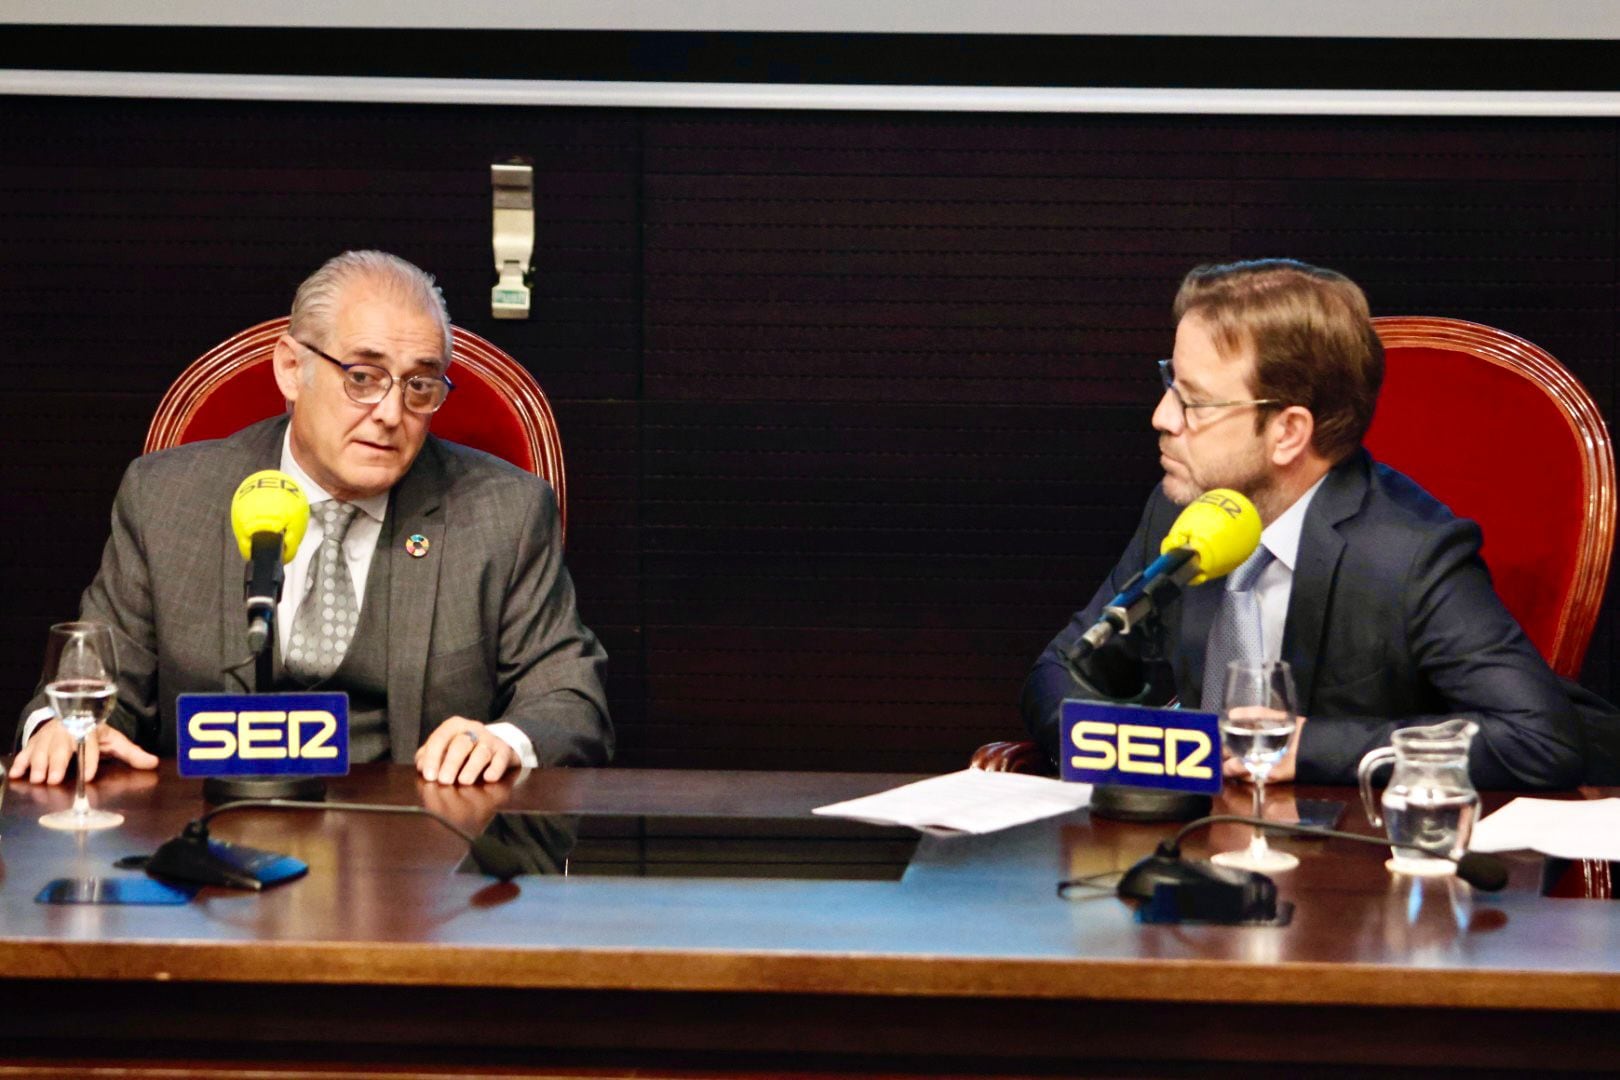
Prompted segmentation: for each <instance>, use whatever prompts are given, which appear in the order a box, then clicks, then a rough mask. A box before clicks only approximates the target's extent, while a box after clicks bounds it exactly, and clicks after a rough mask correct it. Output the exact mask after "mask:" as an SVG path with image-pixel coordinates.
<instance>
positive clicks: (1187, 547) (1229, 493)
mask: <svg viewBox="0 0 1620 1080" xmlns="http://www.w3.org/2000/svg"><path fill="white" fill-rule="evenodd" d="M1259 546H1260V514H1259V511H1257V510H1255V508H1254V504H1253V503H1251V502H1250V501H1249V500H1248V499H1247V498H1245V497H1244V496H1243V495H1242V494H1241V493H1239V492H1236V491H1233V490H1231V489H1230V488H1215V489H1214V490H1211V491H1206V492H1205V493H1204V494H1202V495H1200V496H1199V497H1198V498H1196V499H1194V500H1193V501H1192V502H1191V503H1190V504H1188V506H1187V508H1186V509H1185V510H1183V511H1182V512H1181V514H1180V516H1178V517H1177V518H1176V520H1175V524H1173V525H1171V526H1170V531H1169V532H1168V533H1166V534H1165V537H1164V542H1163V543H1162V544H1161V545H1160V546H1159V552H1160V554H1159V557H1158V558H1157V559H1154V560H1153V561H1152V562H1151V563H1149V564H1148V565H1147V567H1146V568H1145V569H1144V570H1143V571H1142V572H1141V573H1140V574H1137V575H1136V576H1135V577H1133V578H1131V580H1130V581H1128V582H1126V583H1125V587H1124V588H1123V589H1121V590H1120V591H1119V593H1118V594H1117V595H1116V596H1115V597H1114V598H1113V599H1112V600H1110V601H1109V602H1108V603H1107V604H1106V605H1105V606H1104V607H1103V611H1102V617H1101V618H1099V619H1098V620H1097V621H1096V623H1094V624H1093V625H1092V627H1091V629H1089V630H1087V631H1086V632H1085V633H1084V634H1082V635H1081V637H1080V640H1079V641H1077V642H1076V643H1075V647H1074V659H1075V660H1081V659H1084V658H1085V657H1087V656H1089V655H1090V654H1091V653H1092V652H1094V651H1095V650H1097V649H1099V648H1101V647H1102V646H1103V645H1105V644H1107V642H1108V641H1109V640H1110V639H1111V638H1113V637H1114V636H1115V635H1116V634H1128V633H1130V632H1131V629H1132V628H1133V627H1135V626H1136V624H1137V623H1138V622H1140V621H1141V620H1142V619H1143V617H1144V616H1146V615H1147V614H1149V613H1150V612H1152V611H1155V610H1157V609H1158V608H1159V607H1160V606H1161V605H1163V604H1164V603H1166V602H1168V601H1169V600H1170V599H1171V598H1172V597H1174V596H1176V595H1177V594H1178V593H1179V592H1180V591H1181V588H1182V586H1184V585H1202V584H1203V583H1204V582H1206V581H1211V580H1213V579H1215V578H1218V577H1223V576H1225V575H1226V574H1229V573H1231V572H1232V571H1233V570H1235V569H1237V568H1238V567H1239V566H1241V565H1242V564H1243V560H1245V559H1247V558H1248V557H1249V556H1250V555H1252V554H1254V549H1255V548H1257V547H1259Z"/></svg>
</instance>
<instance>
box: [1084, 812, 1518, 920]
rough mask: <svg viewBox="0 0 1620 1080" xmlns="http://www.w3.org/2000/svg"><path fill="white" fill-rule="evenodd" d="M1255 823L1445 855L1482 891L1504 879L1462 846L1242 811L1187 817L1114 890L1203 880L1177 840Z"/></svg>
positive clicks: (1141, 890)
mask: <svg viewBox="0 0 1620 1080" xmlns="http://www.w3.org/2000/svg"><path fill="white" fill-rule="evenodd" d="M1226 824H1233V825H1255V826H1259V827H1260V828H1263V829H1265V830H1266V831H1267V832H1277V833H1284V834H1288V835H1294V836H1310V837H1315V838H1317V839H1323V840H1354V841H1356V842H1357V843H1360V844H1373V845H1375V846H1377V847H1384V848H1388V847H1398V848H1402V849H1405V850H1410V851H1417V852H1421V853H1423V854H1424V855H1427V856H1429V857H1430V858H1433V859H1444V860H1446V861H1447V862H1452V863H1456V864H1457V876H1458V877H1460V878H1462V880H1464V881H1466V882H1468V884H1470V885H1472V886H1474V887H1475V888H1476V889H1480V890H1482V891H1484V892H1497V891H1499V890H1500V889H1501V888H1502V887H1503V886H1505V885H1506V884H1507V881H1508V869H1507V864H1506V863H1505V862H1503V861H1502V860H1501V859H1499V858H1497V857H1496V856H1495V855H1489V854H1485V853H1483V852H1478V851H1465V852H1463V853H1462V854H1461V855H1453V854H1452V853H1451V852H1449V851H1446V850H1444V849H1443V848H1432V847H1425V846H1423V845H1420V844H1393V843H1391V842H1390V841H1389V840H1388V839H1387V838H1385V837H1379V836H1363V835H1362V834H1361V833H1352V832H1340V831H1339V830H1338V829H1319V828H1315V827H1313V826H1309V825H1289V824H1285V823H1283V822H1280V821H1265V820H1262V819H1260V818H1253V817H1245V816H1243V815H1241V814H1214V815H1211V816H1209V817H1202V818H1199V819H1198V820H1197V821H1189V822H1188V823H1187V824H1185V825H1183V826H1182V827H1181V829H1180V830H1179V831H1178V832H1177V833H1176V835H1175V836H1173V837H1171V838H1170V839H1169V840H1165V841H1162V842H1161V843H1160V844H1159V846H1158V847H1157V848H1156V849H1154V852H1153V854H1152V855H1149V856H1148V857H1147V858H1145V859H1143V860H1141V861H1140V862H1138V863H1137V864H1136V865H1135V866H1132V867H1131V868H1130V869H1129V870H1127V871H1125V876H1124V877H1122V878H1120V880H1119V885H1118V886H1117V887H1116V888H1115V892H1116V893H1117V894H1118V895H1119V896H1121V897H1122V898H1124V899H1127V900H1152V899H1153V892H1154V890H1155V889H1156V888H1157V887H1158V886H1160V885H1168V886H1171V887H1174V888H1181V887H1183V886H1186V885H1189V884H1193V883H1198V884H1204V883H1206V882H1207V880H1208V878H1209V874H1208V873H1206V870H1205V867H1204V864H1201V863H1194V862H1188V861H1186V860H1183V859H1182V857H1181V841H1182V840H1183V839H1185V838H1186V837H1187V835H1188V834H1190V833H1193V832H1196V831H1198V830H1199V829H1203V828H1207V827H1209V826H1211V825H1226Z"/></svg>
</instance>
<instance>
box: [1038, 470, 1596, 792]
mask: <svg viewBox="0 0 1620 1080" xmlns="http://www.w3.org/2000/svg"><path fill="white" fill-rule="evenodd" d="M1180 511H1181V508H1180V507H1178V506H1175V505H1173V504H1172V503H1171V502H1170V500H1169V499H1167V498H1165V496H1164V493H1163V492H1162V490H1158V489H1156V490H1155V491H1154V493H1153V495H1152V497H1151V498H1150V499H1149V500H1148V504H1147V508H1146V509H1145V510H1144V511H1143V514H1142V522H1141V524H1140V526H1138V528H1137V531H1136V535H1135V536H1134V537H1133V538H1132V540H1131V542H1130V544H1129V545H1127V547H1126V549H1125V554H1124V555H1123V556H1122V557H1121V559H1120V561H1119V564H1118V565H1117V566H1115V568H1114V570H1113V573H1111V574H1110V575H1109V578H1108V580H1107V581H1105V582H1103V584H1102V587H1101V588H1100V589H1098V590H1097V594H1096V596H1094V597H1092V600H1091V603H1090V604H1088V605H1087V606H1086V607H1085V608H1084V609H1083V610H1081V611H1079V612H1077V613H1076V614H1075V617H1074V619H1073V620H1072V621H1071V622H1070V623H1069V625H1068V626H1067V627H1065V628H1064V630H1063V631H1062V633H1060V634H1058V636H1057V637H1056V638H1055V639H1054V640H1053V641H1052V643H1051V644H1050V645H1048V646H1047V647H1046V650H1045V652H1043V653H1042V654H1041V657H1040V659H1039V660H1037V661H1036V663H1035V667H1034V670H1032V671H1031V672H1030V674H1029V678H1028V679H1027V680H1026V681H1025V683H1024V698H1023V711H1024V720H1025V723H1026V724H1027V725H1028V726H1029V729H1030V732H1031V733H1032V734H1033V735H1034V736H1035V737H1036V739H1037V740H1038V741H1040V742H1041V744H1042V745H1043V746H1044V747H1045V748H1046V750H1047V752H1048V753H1049V754H1055V753H1056V749H1057V736H1058V730H1057V727H1058V709H1059V706H1060V704H1061V703H1062V700H1063V698H1064V697H1084V696H1094V695H1087V694H1086V693H1084V692H1083V691H1082V690H1080V689H1079V684H1078V683H1077V682H1076V681H1075V679H1074V677H1073V676H1072V675H1071V674H1070V673H1069V670H1068V667H1067V665H1066V664H1065V663H1064V661H1063V656H1064V654H1065V652H1066V650H1068V649H1069V648H1070V647H1072V645H1073V644H1074V642H1075V640H1076V639H1077V638H1078V637H1079V636H1080V635H1081V634H1083V633H1084V632H1085V631H1086V630H1087V629H1088V628H1090V627H1091V625H1092V624H1093V623H1094V622H1096V620H1097V618H1098V617H1099V616H1100V615H1101V613H1102V608H1103V605H1104V604H1105V603H1107V601H1108V600H1109V599H1111V598H1112V597H1113V596H1114V595H1115V593H1116V592H1118V590H1119V587H1120V586H1121V585H1123V584H1124V583H1125V582H1126V581H1127V580H1128V579H1129V578H1130V577H1131V576H1132V575H1134V574H1135V573H1136V572H1137V571H1139V570H1141V569H1142V567H1144V566H1146V565H1147V564H1148V563H1149V562H1150V561H1152V559H1153V558H1155V557H1156V556H1157V555H1158V554H1159V545H1160V543H1161V542H1162V541H1163V539H1164V536H1165V534H1166V533H1168V532H1169V530H1170V526H1171V524H1172V523H1173V522H1174V521H1175V519H1176V517H1177V516H1179V514H1180ZM1479 548H1480V531H1479V526H1478V525H1476V524H1474V523H1473V522H1472V521H1468V520H1465V519H1462V518H1458V517H1455V516H1454V515H1453V514H1452V513H1451V511H1449V510H1447V509H1446V508H1445V507H1444V506H1443V505H1441V504H1440V503H1439V502H1437V501H1436V500H1435V499H1434V498H1433V497H1431V496H1430V495H1429V494H1428V493H1427V492H1425V491H1424V490H1423V489H1422V488H1420V487H1418V486H1417V485H1416V484H1414V483H1413V482H1412V481H1411V480H1409V479H1408V478H1406V477H1405V476H1403V475H1401V474H1400V473H1398V472H1396V471H1395V470H1393V469H1390V468H1388V467H1386V466H1383V465H1378V464H1376V463H1375V462H1374V461H1373V460H1372V458H1371V457H1369V456H1368V455H1367V453H1366V451H1359V452H1357V453H1356V454H1353V455H1352V456H1351V457H1349V458H1348V459H1346V460H1345V461H1343V462H1341V463H1340V464H1339V465H1337V466H1336V467H1334V469H1333V470H1332V471H1331V472H1330V473H1328V476H1327V479H1326V480H1325V481H1324V483H1323V485H1322V487H1321V489H1320V490H1319V491H1317V493H1316V497H1315V498H1314V499H1312V500H1311V504H1310V507H1309V509H1308V510H1307V511H1306V513H1305V523H1304V527H1303V529H1302V530H1301V533H1300V542H1299V558H1298V560H1297V565H1296V566H1295V568H1294V583H1293V588H1292V591H1291V592H1290V594H1289V600H1288V616H1287V621H1286V623H1285V624H1284V629H1283V644H1282V659H1284V660H1287V661H1288V662H1289V663H1290V664H1291V665H1292V666H1293V669H1294V682H1295V687H1296V690H1297V691H1298V695H1299V702H1300V713H1301V715H1303V716H1306V717H1308V718H1309V723H1307V724H1306V725H1305V728H1304V730H1303V732H1302V733H1301V735H1300V746H1299V760H1298V776H1299V779H1300V780H1302V781H1306V782H1316V783H1335V784H1343V783H1354V782H1355V770H1356V765H1357V763H1358V762H1359V761H1360V760H1361V757H1362V755H1363V754H1365V753H1366V752H1367V751H1368V750H1371V749H1373V748H1374V747H1377V746H1382V745H1385V744H1387V743H1388V742H1389V735H1390V732H1392V731H1393V730H1395V729H1396V728H1398V727H1409V726H1413V725H1418V724H1425V723H1431V722H1435V721H1438V720H1441V719H1444V718H1446V717H1450V716H1469V717H1472V718H1473V719H1475V720H1477V721H1478V722H1479V724H1480V733H1479V735H1478V736H1477V737H1476V738H1475V740H1474V743H1473V748H1472V753H1471V755H1470V758H1469V768H1470V772H1471V774H1472V775H1473V778H1474V782H1475V784H1477V785H1478V786H1480V787H1487V788H1527V787H1528V788H1564V787H1573V786H1574V785H1576V784H1579V783H1580V782H1581V775H1582V767H1583V758H1584V755H1585V737H1584V735H1583V731H1582V728H1581V726H1580V723H1579V722H1578V720H1577V717H1576V713H1575V708H1574V706H1573V704H1572V703H1571V700H1570V695H1569V692H1568V691H1567V689H1566V688H1565V686H1564V685H1563V684H1561V683H1560V682H1559V680H1558V678H1557V677H1556V676H1554V675H1553V673H1552V671H1551V670H1550V669H1549V668H1548V667H1547V665H1546V662H1545V661H1543V660H1542V658H1541V655H1540V654H1539V653H1537V652H1536V650H1535V647H1534V646H1533V645H1531V644H1530V642H1529V640H1528V639H1527V638H1526V637H1525V636H1524V632H1523V631H1522V630H1520V629H1519V624H1518V623H1517V622H1515V621H1514V619H1513V616H1512V615H1510V614H1508V612H1507V609H1506V608H1504V607H1503V606H1502V602H1501V600H1500V599H1498V598H1497V595H1496V592H1495V590H1494V589H1493V588H1492V587H1491V581H1490V576H1489V574H1487V572H1486V570H1485V564H1484V563H1483V562H1482V561H1481V559H1480V556H1479ZM1224 588H1225V586H1224V583H1223V582H1221V581H1214V582H1209V583H1206V584H1204V585H1199V586H1195V587H1193V588H1190V589H1187V590H1186V591H1185V592H1183V594H1182V595H1181V596H1180V597H1179V598H1177V599H1176V600H1174V601H1172V602H1171V603H1170V604H1169V605H1168V608H1167V610H1166V611H1164V612H1163V613H1162V619H1161V620H1160V627H1159V630H1160V632H1159V634H1158V635H1156V636H1150V635H1149V634H1148V633H1146V632H1142V633H1137V632H1133V633H1132V634H1131V635H1130V637H1129V638H1127V639H1126V640H1125V641H1124V642H1123V643H1121V645H1120V646H1119V651H1118V653H1117V654H1116V655H1114V656H1113V657H1111V658H1110V660H1111V662H1122V663H1123V662H1124V661H1127V660H1128V661H1129V662H1131V663H1134V664H1135V665H1137V667H1136V671H1137V676H1136V680H1137V681H1138V682H1140V680H1141V678H1143V677H1145V678H1146V680H1147V682H1148V684H1149V700H1151V701H1159V702H1162V701H1166V700H1168V699H1169V698H1170V697H1172V696H1174V695H1179V697H1180V699H1181V702H1182V703H1183V704H1184V705H1187V706H1189V707H1194V708H1196V707H1198V705H1199V695H1200V694H1201V693H1202V684H1203V677H1204V647H1205V643H1206V641H1207V639H1208V637H1209V632H1210V628H1211V626H1212V625H1213V623H1214V619H1215V613H1216V610H1217V608H1218V607H1219V606H1220V600H1221V594H1222V592H1223V590H1224ZM1119 670H1122V671H1123V670H1128V666H1127V667H1124V668H1121V669H1119Z"/></svg>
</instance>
